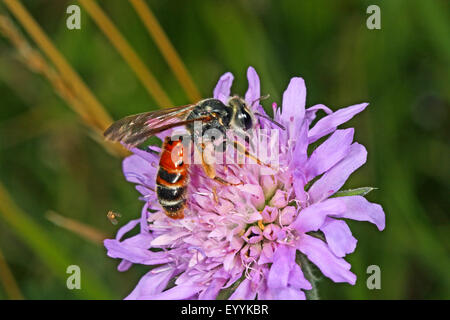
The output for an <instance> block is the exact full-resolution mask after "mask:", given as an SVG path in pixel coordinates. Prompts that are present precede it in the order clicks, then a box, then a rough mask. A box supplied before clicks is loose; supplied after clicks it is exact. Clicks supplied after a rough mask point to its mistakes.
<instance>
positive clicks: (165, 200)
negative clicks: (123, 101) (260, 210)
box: [104, 96, 282, 219]
mask: <svg viewBox="0 0 450 320" xmlns="http://www.w3.org/2000/svg"><path fill="white" fill-rule="evenodd" d="M255 116H260V117H264V118H266V119H268V120H270V121H272V122H274V123H275V124H276V125H278V126H280V127H282V126H281V125H280V124H278V123H276V122H275V121H273V120H272V119H270V118H268V117H266V116H265V115H262V114H259V113H254V112H252V111H251V109H250V107H249V105H247V103H246V102H245V100H244V99H243V98H241V97H238V96H233V97H231V98H230V99H229V100H228V102H227V103H226V104H225V103H223V102H222V101H220V100H218V99H214V98H209V99H205V100H202V101H200V102H198V103H196V104H191V105H186V106H180V107H173V108H167V109H163V110H157V111H151V112H145V113H140V114H136V115H131V116H128V117H125V118H123V119H121V120H118V121H116V122H114V123H113V124H112V125H111V126H110V127H109V128H108V129H106V131H105V132H104V135H105V137H106V139H109V140H112V141H120V142H122V143H124V144H126V145H129V146H130V147H135V146H137V145H139V144H141V143H143V142H144V141H145V140H147V138H149V137H150V136H153V135H155V134H158V133H161V132H163V131H166V130H168V129H171V128H175V127H179V126H185V128H186V130H187V132H188V134H189V139H190V142H192V143H193V144H194V146H195V147H196V149H197V150H198V151H199V152H200V155H201V161H202V167H203V169H204V172H205V174H206V175H207V176H208V177H209V178H211V179H214V180H215V181H217V182H218V183H220V184H223V185H236V184H232V183H230V182H228V181H226V180H224V179H222V178H221V177H219V176H217V175H216V170H215V168H214V165H212V164H209V163H207V161H206V160H205V158H204V154H205V152H204V151H205V149H206V147H207V146H206V143H205V142H204V141H205V140H204V139H203V138H204V136H206V135H207V132H208V130H210V129H216V130H218V131H216V132H220V133H221V134H222V138H223V142H224V145H225V142H226V138H225V137H226V131H227V130H233V132H234V133H235V134H236V135H238V136H241V137H242V136H246V134H247V133H249V132H250V130H251V129H253V128H254V127H255V125H256V119H255ZM195 122H197V123H200V124H201V125H200V126H195V125H194V123H195ZM209 132H210V131H209ZM232 145H233V147H235V148H236V149H237V150H238V151H239V152H242V153H243V154H245V155H246V156H247V157H250V158H252V159H254V160H255V161H256V162H257V163H258V164H263V163H262V162H261V161H260V160H259V159H258V158H257V157H256V156H254V155H252V154H251V153H250V152H249V151H248V150H247V148H246V147H245V145H244V144H242V143H240V142H238V141H233V143H232ZM187 152H188V151H187V150H186V147H185V146H184V145H183V143H182V140H181V139H180V140H178V141H176V140H172V139H171V138H170V137H166V138H165V140H164V141H163V144H162V149H161V154H160V160H159V168H158V173H157V175H156V195H157V199H158V202H159V204H160V205H161V207H162V208H163V210H164V212H165V214H166V215H167V216H168V217H169V218H172V219H182V218H184V209H185V207H186V202H187V196H186V191H187V184H188V181H189V164H188V163H186V161H184V160H185V157H186V156H187V154H186V153H187Z"/></svg>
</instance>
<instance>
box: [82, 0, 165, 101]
mask: <svg viewBox="0 0 450 320" xmlns="http://www.w3.org/2000/svg"><path fill="white" fill-rule="evenodd" d="M79 2H80V4H81V5H82V6H83V7H84V9H85V10H86V11H87V13H88V14H89V15H90V16H91V17H92V19H94V21H95V23H97V25H98V27H99V28H100V29H101V30H102V31H103V33H104V34H105V35H106V37H107V38H108V39H109V41H111V43H112V45H113V46H114V47H115V48H116V49H117V51H118V52H119V53H120V55H121V56H122V57H123V58H124V59H125V61H126V62H127V63H128V65H129V66H130V67H131V69H132V70H133V71H134V72H135V73H136V75H137V77H138V78H139V80H140V81H141V82H142V84H143V85H144V87H145V88H146V89H147V91H148V93H149V94H150V95H151V96H152V97H153V98H154V99H155V101H156V102H157V103H158V104H159V105H160V106H161V107H162V106H171V105H172V101H171V100H170V98H169V97H168V96H167V94H166V93H165V92H164V90H163V89H162V88H161V86H160V85H159V83H158V81H157V80H156V79H155V77H154V76H153V74H152V73H151V72H150V70H149V69H148V68H147V66H146V65H145V64H144V62H142V60H141V58H139V56H138V55H137V54H136V52H135V51H134V49H133V48H132V47H131V46H130V44H129V43H128V42H127V40H126V39H125V38H124V37H123V36H122V34H121V33H120V31H119V30H118V29H117V28H116V26H115V25H114V23H113V22H112V21H111V20H110V19H109V18H108V16H107V15H106V14H105V13H104V12H103V10H102V9H101V8H100V7H99V5H98V4H97V3H96V2H95V1H93V0H80V1H79Z"/></svg>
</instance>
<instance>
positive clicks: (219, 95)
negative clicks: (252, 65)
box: [214, 72, 234, 103]
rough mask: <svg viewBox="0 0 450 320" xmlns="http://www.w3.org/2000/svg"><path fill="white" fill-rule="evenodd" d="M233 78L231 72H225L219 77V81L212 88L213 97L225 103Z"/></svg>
mask: <svg viewBox="0 0 450 320" xmlns="http://www.w3.org/2000/svg"><path fill="white" fill-rule="evenodd" d="M233 79H234V77H233V74H232V73H231V72H227V73H225V74H223V75H222V76H221V77H220V79H219V82H217V85H216V87H215V88H214V98H215V99H219V100H220V101H222V102H223V103H227V100H228V97H229V96H230V91H231V85H232V84H233Z"/></svg>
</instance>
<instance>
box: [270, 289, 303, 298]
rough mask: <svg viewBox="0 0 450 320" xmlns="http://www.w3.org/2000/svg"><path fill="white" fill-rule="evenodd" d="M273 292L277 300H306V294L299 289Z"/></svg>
mask: <svg viewBox="0 0 450 320" xmlns="http://www.w3.org/2000/svg"><path fill="white" fill-rule="evenodd" d="M271 291H272V295H273V297H274V298H275V299H277V300H306V296H305V293H304V292H303V291H302V290H299V289H295V288H291V287H286V288H280V289H276V290H271Z"/></svg>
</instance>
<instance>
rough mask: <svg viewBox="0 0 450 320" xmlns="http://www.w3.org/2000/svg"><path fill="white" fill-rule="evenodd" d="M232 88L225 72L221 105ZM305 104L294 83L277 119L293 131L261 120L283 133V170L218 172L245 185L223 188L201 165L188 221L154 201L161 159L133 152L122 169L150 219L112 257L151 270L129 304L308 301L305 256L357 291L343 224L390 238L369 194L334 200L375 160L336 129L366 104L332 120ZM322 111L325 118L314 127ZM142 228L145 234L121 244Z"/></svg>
mask: <svg viewBox="0 0 450 320" xmlns="http://www.w3.org/2000/svg"><path fill="white" fill-rule="evenodd" d="M247 76H248V81H249V88H248V91H247V93H246V94H245V100H246V101H247V103H248V104H249V105H251V107H252V108H253V111H255V112H258V113H260V114H263V115H265V116H267V115H266V114H265V112H264V110H263V108H262V107H261V105H260V104H259V102H256V103H253V102H255V101H258V98H259V97H260V83H259V78H258V75H257V74H256V72H255V70H254V69H253V68H251V67H250V68H249V69H248V72H247ZM232 81H233V75H232V74H231V73H226V74H224V75H223V76H222V77H221V78H220V80H219V82H218V84H217V86H216V88H215V90H214V97H215V98H217V99H220V100H222V101H223V102H226V101H227V100H228V99H229V97H230V88H231V84H232ZM305 100H306V87H305V84H304V81H303V79H302V78H292V79H291V81H290V83H289V85H288V87H287V89H286V91H285V92H284V94H283V101H282V108H281V109H280V108H278V107H277V105H276V104H273V108H274V110H273V111H274V119H275V120H276V121H277V122H279V123H281V124H282V125H283V126H284V127H285V130H283V129H280V128H279V127H278V126H276V125H274V124H273V123H271V122H270V121H267V120H265V119H263V118H260V119H259V123H258V125H257V127H258V128H263V129H270V130H271V132H273V130H278V132H276V133H277V134H278V135H277V139H278V144H277V155H278V159H277V160H278V161H277V168H276V170H273V171H269V173H268V172H267V167H265V166H263V165H258V164H255V163H245V164H241V165H237V164H235V165H233V164H230V165H227V166H226V167H225V166H220V165H218V166H217V171H218V174H219V175H220V176H223V177H226V179H227V180H228V181H232V182H239V181H240V182H241V184H240V185H238V186H223V185H220V184H218V183H217V182H215V181H213V180H212V179H209V178H206V177H205V174H204V173H203V169H202V167H201V166H200V165H196V164H194V165H191V167H190V183H189V187H188V194H189V199H188V202H187V208H186V210H185V218H184V219H182V220H173V219H170V218H168V217H167V216H166V215H165V214H164V212H163V211H162V209H161V207H160V205H159V204H158V201H157V199H156V195H155V193H154V191H153V190H155V188H154V186H155V175H156V173H157V167H158V156H157V154H155V153H154V152H148V151H144V150H139V149H133V152H134V154H133V155H131V156H129V157H128V158H126V159H125V160H124V161H123V171H124V174H125V177H126V179H127V180H128V181H130V182H133V183H136V184H137V185H136V189H137V190H138V191H139V192H140V193H141V194H142V197H141V199H142V200H143V201H144V207H143V209H142V215H141V217H140V218H139V219H136V220H132V221H130V222H129V223H127V224H126V225H125V226H123V227H122V228H121V229H120V230H119V232H118V233H117V236H116V238H115V239H108V240H105V246H106V248H107V250H108V255H109V256H110V257H113V258H119V259H122V261H121V263H120V264H119V267H118V269H119V270H120V271H125V270H127V269H128V268H129V267H130V266H131V265H132V264H135V263H136V264H144V265H148V266H152V269H151V270H150V271H149V272H148V273H147V274H146V275H144V276H143V277H142V278H141V280H140V281H139V283H138V284H137V286H136V287H135V289H134V290H133V291H132V292H131V293H130V294H129V295H128V297H127V299H215V298H217V297H218V295H219V293H221V292H223V291H222V290H225V291H226V290H229V291H232V292H231V295H229V298H230V299H255V298H258V299H304V298H305V290H310V289H311V288H312V285H311V283H310V282H309V281H308V280H307V279H306V278H305V276H304V274H303V271H304V270H303V269H302V268H303V267H304V266H302V262H301V261H300V260H299V259H298V256H299V255H303V256H304V257H307V259H308V260H309V261H310V262H312V263H314V264H315V265H316V266H317V267H318V268H319V269H320V270H321V272H322V273H323V274H324V275H325V276H326V277H328V278H330V279H331V280H333V281H334V282H347V283H350V284H354V283H355V281H356V276H355V274H353V273H352V272H351V271H350V267H351V266H350V264H349V263H347V262H346V261H345V260H344V259H343V257H344V256H345V255H347V254H349V253H352V252H353V251H354V250H355V247H356V242H357V240H356V239H355V238H354V237H353V235H352V233H351V231H350V229H349V227H348V225H347V223H346V222H345V221H344V220H341V219H340V218H346V219H353V220H359V221H369V222H371V223H373V224H375V225H376V226H377V227H378V229H379V230H383V229H384V226H385V217H384V212H383V209H382V208H381V206H380V205H378V204H373V203H370V202H368V201H367V200H366V199H365V198H364V197H362V196H344V197H333V195H335V193H336V192H337V191H338V190H339V189H340V188H341V187H342V186H343V184H344V183H345V181H346V180H347V178H348V177H349V176H350V174H351V173H352V172H353V171H355V170H356V169H358V168H359V167H360V166H361V165H363V164H364V163H365V161H366V156H367V152H366V149H365V148H364V147H363V146H362V145H361V144H359V143H356V142H353V134H354V130H353V129H352V128H350V129H337V127H338V126H339V125H341V124H342V123H344V122H346V121H348V120H349V119H351V118H352V117H353V116H354V115H355V114H357V113H359V112H361V111H362V110H364V109H365V108H366V106H367V103H362V104H357V105H353V106H350V107H346V108H343V109H340V110H338V111H335V112H332V111H331V110H330V109H329V108H327V107H326V106H324V105H315V106H313V107H310V108H307V109H305ZM252 103H253V104H252ZM318 111H322V112H324V113H325V114H326V115H325V116H324V117H323V118H321V119H320V120H318V121H317V122H315V124H314V125H312V122H313V121H314V119H315V118H316V113H317V112H318ZM325 136H328V137H327V138H326V139H325V140H324V141H323V142H322V143H321V144H320V145H318V146H317V147H316V148H315V149H314V150H313V151H312V152H308V151H311V150H308V146H309V145H310V144H312V143H314V142H316V141H317V140H319V139H320V138H322V137H325ZM263 147H264V146H263ZM266 147H267V148H269V146H268V145H267V146H266ZM151 149H152V151H159V150H158V148H156V147H151ZM137 225H140V232H139V233H138V234H137V235H135V236H133V237H130V238H128V239H125V240H123V238H124V235H125V234H126V233H127V232H128V231H130V230H132V229H133V228H134V227H135V226H137ZM316 234H321V235H323V239H321V237H317V236H315V235H316ZM230 288H232V290H231V289H230Z"/></svg>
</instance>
